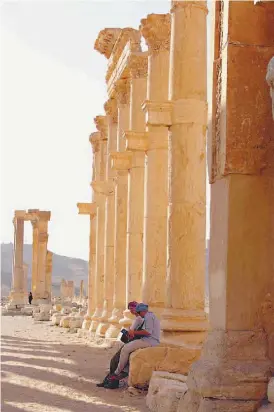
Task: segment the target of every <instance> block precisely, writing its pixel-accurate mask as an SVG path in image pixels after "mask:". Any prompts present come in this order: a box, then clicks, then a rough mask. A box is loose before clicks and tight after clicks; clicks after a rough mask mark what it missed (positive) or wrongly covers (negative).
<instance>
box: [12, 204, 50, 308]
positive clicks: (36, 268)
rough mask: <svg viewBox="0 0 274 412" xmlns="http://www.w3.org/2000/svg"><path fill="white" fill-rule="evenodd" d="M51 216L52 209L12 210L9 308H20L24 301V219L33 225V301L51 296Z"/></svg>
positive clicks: (25, 299) (48, 298)
mask: <svg viewBox="0 0 274 412" xmlns="http://www.w3.org/2000/svg"><path fill="white" fill-rule="evenodd" d="M50 217H51V212H49V211H40V210H39V209H28V211H25V210H15V212H14V219H13V224H14V244H13V263H12V289H11V292H10V302H9V305H8V306H9V307H10V308H14V307H15V308H18V307H19V308H20V307H22V306H24V305H25V304H26V303H27V296H28V290H27V275H28V266H27V265H26V264H24V260H23V248H24V225H25V221H30V222H31V224H32V227H33V242H32V282H31V285H32V286H31V289H32V294H33V303H34V304H35V303H39V301H42V302H45V301H49V300H50V299H51V274H52V252H49V251H48V250H47V243H48V222H49V221H50Z"/></svg>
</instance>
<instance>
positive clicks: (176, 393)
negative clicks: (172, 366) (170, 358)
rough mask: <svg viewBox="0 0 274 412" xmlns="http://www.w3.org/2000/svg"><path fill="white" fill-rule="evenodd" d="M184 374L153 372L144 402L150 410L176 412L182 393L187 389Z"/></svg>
mask: <svg viewBox="0 0 274 412" xmlns="http://www.w3.org/2000/svg"><path fill="white" fill-rule="evenodd" d="M186 379H187V377H186V376H185V375H180V374H175V373H168V372H153V374H152V377H151V380H150V383H149V390H148V394H147V398H146V404H147V406H148V408H149V409H150V410H151V411H155V412H176V411H177V407H178V403H179V400H180V398H181V397H182V395H183V394H184V393H185V392H186V391H187V385H186V383H185V382H186Z"/></svg>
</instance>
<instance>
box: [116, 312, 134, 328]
mask: <svg viewBox="0 0 274 412" xmlns="http://www.w3.org/2000/svg"><path fill="white" fill-rule="evenodd" d="M134 318H135V316H134V315H132V314H131V312H130V310H128V309H126V310H124V317H123V318H122V319H120V320H119V325H121V327H123V328H129V327H130V326H131V325H132V322H133V321H134Z"/></svg>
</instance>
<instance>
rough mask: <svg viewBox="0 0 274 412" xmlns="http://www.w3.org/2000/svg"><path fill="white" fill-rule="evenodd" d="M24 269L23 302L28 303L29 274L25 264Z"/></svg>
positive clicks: (27, 266)
mask: <svg viewBox="0 0 274 412" xmlns="http://www.w3.org/2000/svg"><path fill="white" fill-rule="evenodd" d="M23 268H24V302H25V303H28V295H29V292H28V274H29V265H27V264H26V263H24V264H23Z"/></svg>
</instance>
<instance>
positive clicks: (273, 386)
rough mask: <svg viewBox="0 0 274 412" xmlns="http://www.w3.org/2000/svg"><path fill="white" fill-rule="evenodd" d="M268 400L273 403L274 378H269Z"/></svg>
mask: <svg viewBox="0 0 274 412" xmlns="http://www.w3.org/2000/svg"><path fill="white" fill-rule="evenodd" d="M267 398H268V401H269V402H271V403H273V404H274V378H271V379H270V381H269V382H268V387H267Z"/></svg>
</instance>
